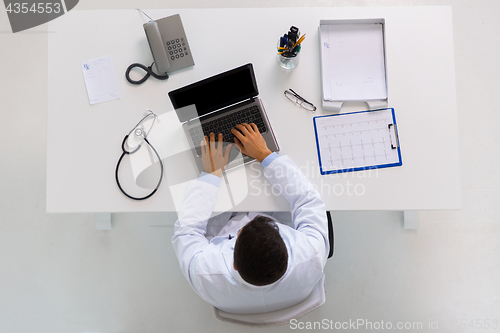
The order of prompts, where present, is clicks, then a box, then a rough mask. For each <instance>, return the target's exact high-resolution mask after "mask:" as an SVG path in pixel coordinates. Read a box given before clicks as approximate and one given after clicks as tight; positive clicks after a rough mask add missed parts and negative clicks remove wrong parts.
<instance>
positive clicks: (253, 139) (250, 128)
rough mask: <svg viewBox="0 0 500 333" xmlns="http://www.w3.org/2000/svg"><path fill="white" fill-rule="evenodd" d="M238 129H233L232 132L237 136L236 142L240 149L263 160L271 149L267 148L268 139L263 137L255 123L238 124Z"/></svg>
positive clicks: (260, 160)
mask: <svg viewBox="0 0 500 333" xmlns="http://www.w3.org/2000/svg"><path fill="white" fill-rule="evenodd" d="M236 128H237V129H238V130H236V129H234V128H233V129H232V130H231V133H233V135H234V136H235V138H234V143H235V144H236V146H237V147H238V149H239V150H240V151H241V152H242V153H243V154H245V155H247V156H250V157H253V158H255V159H257V161H259V162H262V161H263V160H264V159H265V158H266V157H267V156H268V155H269V154H271V151H270V150H269V148H267V143H266V140H264V138H263V137H262V135H261V134H260V132H259V129H258V128H257V125H255V124H254V123H251V124H247V123H243V124H239V125H236Z"/></svg>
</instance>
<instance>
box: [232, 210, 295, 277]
mask: <svg viewBox="0 0 500 333" xmlns="http://www.w3.org/2000/svg"><path fill="white" fill-rule="evenodd" d="M287 264H288V252H287V250H286V245H285V242H283V239H282V238H281V235H280V233H279V228H278V226H277V225H276V223H275V222H274V221H273V220H272V219H270V218H268V217H264V216H260V215H259V216H257V217H255V218H254V219H253V220H252V221H250V222H249V223H247V224H246V225H245V226H244V227H243V228H241V230H240V232H239V233H238V238H237V239H236V244H235V246H234V269H236V270H237V271H238V273H239V274H240V276H241V277H242V278H243V280H245V281H246V282H248V283H250V284H253V285H256V286H265V285H268V284H271V283H274V282H276V281H278V280H279V279H280V278H281V277H282V276H283V274H285V272H286V268H287Z"/></svg>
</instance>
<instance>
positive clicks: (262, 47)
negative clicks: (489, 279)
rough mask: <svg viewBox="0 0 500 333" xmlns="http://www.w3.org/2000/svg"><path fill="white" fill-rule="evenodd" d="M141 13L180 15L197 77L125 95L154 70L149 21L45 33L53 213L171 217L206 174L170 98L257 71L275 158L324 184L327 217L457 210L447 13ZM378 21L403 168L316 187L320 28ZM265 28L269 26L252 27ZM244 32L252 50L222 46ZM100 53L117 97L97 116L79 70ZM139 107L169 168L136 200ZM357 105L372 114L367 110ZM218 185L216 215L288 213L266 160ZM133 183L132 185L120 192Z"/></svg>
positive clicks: (73, 18)
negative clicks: (130, 151)
mask: <svg viewBox="0 0 500 333" xmlns="http://www.w3.org/2000/svg"><path fill="white" fill-rule="evenodd" d="M146 12H147V13H148V15H150V16H152V17H153V18H154V19H157V18H161V17H165V16H168V15H172V14H175V13H179V14H180V15H181V18H182V21H183V25H184V29H185V31H186V35H187V37H188V38H189V41H190V47H191V51H192V54H193V57H194V60H195V63H196V65H195V66H194V67H192V68H187V69H184V70H181V71H178V72H172V73H171V74H170V78H169V79H168V80H166V81H156V80H154V79H153V78H150V79H149V80H148V81H147V82H145V83H144V84H142V85H140V86H132V85H130V84H129V83H128V82H127V81H126V80H125V77H124V73H125V69H126V68H127V67H128V65H130V64H131V63H134V62H142V63H144V64H148V65H149V63H151V62H152V56H151V53H150V50H149V47H148V45H147V41H146V37H145V35H144V31H143V28H142V24H143V23H144V22H145V18H144V17H143V16H142V15H141V14H140V13H139V12H138V11H135V10H119V11H115V10H112V11H71V12H69V13H68V14H66V15H64V16H63V17H60V18H58V19H57V20H54V21H51V22H49V31H51V32H54V33H51V34H49V42H48V43H49V61H48V62H49V64H48V115H47V117H48V121H47V127H48V134H47V136H48V139H47V160H48V162H47V211H48V212H134V211H137V212H140V211H144V212H146V211H148V212H151V211H175V210H176V207H177V206H178V204H179V201H180V200H182V196H183V191H184V190H185V185H186V182H187V181H189V180H190V179H193V178H196V177H197V174H198V171H197V169H196V165H195V164H194V161H192V160H191V156H190V153H189V154H186V152H187V151H188V150H189V145H188V143H187V140H186V138H185V135H184V132H183V131H182V128H181V124H180V122H179V120H178V119H177V116H176V115H175V112H174V111H173V106H172V105H171V103H170V101H169V99H168V96H167V94H168V92H169V91H172V90H174V89H177V88H179V87H182V86H185V85H188V84H190V83H193V82H196V81H199V80H201V79H204V78H206V77H209V76H212V75H215V74H218V73H221V72H224V71H227V70H229V69H231V68H235V67H238V66H241V65H243V64H246V63H253V65H254V70H255V74H256V79H257V83H258V86H259V92H260V97H261V99H262V101H263V103H264V106H265V109H266V112H267V114H268V116H269V120H270V121H271V124H272V125H273V128H274V131H275V134H276V137H277V140H278V143H279V145H280V148H281V152H280V154H282V155H288V156H290V158H291V159H292V160H293V161H294V162H295V163H296V164H297V165H298V166H299V168H300V169H301V170H302V172H303V173H304V174H305V175H306V176H307V177H308V178H309V179H310V180H311V182H312V183H313V184H314V185H315V186H316V187H317V189H318V191H319V192H320V194H321V195H322V197H323V199H324V201H325V203H326V208H327V209H328V210H425V209H458V208H460V205H461V202H460V201H461V200H460V183H459V179H460V178H459V165H458V135H457V116H456V95H455V74H454V55H453V33H452V22H451V8H450V7H379V8H279V9H277V8H276V9H273V8H271V9H258V8H252V9H175V10H147V11H146ZM283 15H284V16H286V17H288V18H289V21H290V22H292V23H293V25H295V26H298V27H300V30H301V32H302V33H307V37H306V39H305V41H304V42H303V46H302V50H301V59H300V63H299V65H298V66H297V67H296V68H295V69H293V70H285V69H282V68H281V67H280V66H279V64H278V62H277V61H276V43H277V40H278V38H279V36H280V35H281V34H282V33H283V30H286V29H288V28H289V24H288V25H287V24H285V23H283V22H280V21H279V20H276V17H278V16H279V17H283ZM380 17H382V18H384V19H385V20H386V55H387V80H388V93H389V107H393V108H394V109H395V111H396V118H397V121H398V132H399V139H400V144H401V152H402V159H403V165H402V166H401V167H394V168H387V169H379V170H372V171H363V172H352V173H345V174H337V175H325V176H322V175H320V172H319V165H318V156H317V151H316V142H315V136H314V128H313V121H312V118H313V116H319V115H327V114H330V113H331V112H330V111H324V110H322V109H321V75H320V63H319V61H320V56H319V52H320V49H319V31H318V27H319V21H320V20H321V19H352V18H380ZM428 17H434V19H433V20H428ZM257 18H258V21H259V22H261V24H258V25H255V20H256V19H257ZM88 22H92V24H89V23H88ZM424 23H425V24H424ZM83 26H85V27H87V28H86V29H82V27H83ZM206 26H210V27H211V31H210V34H211V35H212V36H217V44H214V40H213V38H207V34H206V29H204V28H203V27H206ZM228 26H231V27H233V28H232V29H227V27H228ZM248 26H252V27H254V31H253V33H252V35H253V36H256V37H255V40H252V41H251V45H250V47H245V48H244V50H242V49H241V48H235V47H220V45H227V46H231V45H234V43H235V41H238V40H240V39H241V31H246V27H248ZM105 55H111V56H112V59H113V62H114V67H115V71H116V76H117V78H118V85H119V90H120V94H121V98H120V99H118V100H113V101H109V102H105V103H100V104H95V105H92V106H90V105H89V101H88V97H87V93H86V90H85V84H84V81H83V77H82V73H81V71H80V68H79V64H80V63H81V62H82V61H85V60H88V59H93V58H96V57H100V56H105ZM61 68H65V70H64V71H63V70H60V69H61ZM289 88H292V89H294V90H295V91H296V92H297V93H299V94H300V95H301V96H303V97H304V98H306V99H307V100H309V101H311V102H312V103H313V104H315V105H316V106H317V107H318V110H317V111H316V112H315V113H311V112H309V111H307V110H304V109H302V108H300V107H297V106H295V105H294V104H293V103H292V102H290V101H289V100H288V99H287V98H286V97H285V96H284V95H283V92H284V91H285V90H286V89H289ZM145 108H149V109H151V110H153V111H155V112H156V113H158V114H161V116H162V124H163V125H162V126H163V128H165V129H166V130H165V131H163V132H162V133H161V134H158V135H157V136H156V137H154V138H151V141H152V143H153V144H154V145H155V146H157V147H159V153H160V155H161V156H162V157H164V158H163V159H164V161H165V180H164V182H163V184H162V185H161V187H160V189H159V191H158V192H157V194H155V195H154V196H153V197H151V198H150V199H147V200H145V201H142V202H136V201H132V200H130V199H128V198H126V197H125V196H123V195H122V194H121V192H120V191H119V189H118V187H117V186H116V183H115V179H114V169H115V165H116V162H117V160H118V158H119V156H120V154H121V141H122V140H123V137H124V136H125V135H126V134H127V133H128V132H129V131H130V129H131V128H132V127H133V126H134V124H135V123H137V121H138V120H139V119H140V118H142V116H143V114H144V110H145ZM351 108H355V109H356V108H357V109H362V108H365V109H366V107H364V106H363V105H355V106H351ZM153 139H154V140H153ZM153 141H155V142H153ZM133 167H134V166H130V167H129V168H130V169H133ZM153 168H154V165H153V166H152V167H148V166H147V165H145V166H143V170H142V171H140V172H139V174H138V175H137V181H138V182H139V183H141V184H145V185H144V186H145V187H147V186H148V185H147V184H148V178H151V177H153V176H150V175H149V173H152V172H154V170H153ZM133 171H134V170H132V171H131V173H132V172H133ZM135 172H137V171H135ZM224 180H225V181H224V182H222V185H221V195H220V198H219V201H218V203H217V207H216V210H228V209H229V210H236V211H286V210H288V208H289V205H288V203H287V202H286V201H285V200H284V198H283V197H281V196H280V195H279V189H273V188H271V186H270V185H269V183H268V182H267V181H266V180H265V178H264V176H263V172H262V168H261V166H260V165H258V163H252V164H250V165H247V166H245V167H242V168H237V169H235V170H231V171H228V172H227V173H226V175H225V179H224ZM124 182H125V183H126V180H124ZM134 185H135V183H134V181H133V178H132V177H131V179H130V180H129V183H128V184H127V183H126V184H125V186H131V187H132V186H134ZM144 191H148V190H147V189H144Z"/></svg>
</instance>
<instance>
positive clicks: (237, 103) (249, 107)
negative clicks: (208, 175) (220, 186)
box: [168, 64, 279, 171]
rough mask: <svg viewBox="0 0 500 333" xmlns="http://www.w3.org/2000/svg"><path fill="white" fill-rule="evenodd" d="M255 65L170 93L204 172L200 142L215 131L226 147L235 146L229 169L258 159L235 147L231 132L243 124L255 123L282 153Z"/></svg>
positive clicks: (269, 143) (269, 144)
mask: <svg viewBox="0 0 500 333" xmlns="http://www.w3.org/2000/svg"><path fill="white" fill-rule="evenodd" d="M258 94H259V90H258V88H257V82H256V80H255V73H254V71H253V65H252V64H246V65H243V66H241V67H238V68H235V69H232V70H229V71H227V72H224V73H221V74H218V75H215V76H212V77H209V78H206V79H204V80H201V81H198V82H195V83H193V84H190V85H188V86H185V87H182V88H179V89H176V90H173V91H171V92H169V93H168V96H169V97H170V101H171V102H172V105H173V106H174V109H175V112H176V114H177V117H178V118H179V121H180V122H181V123H182V124H183V125H182V127H183V128H184V132H185V134H186V137H187V139H188V141H189V145H190V147H191V151H192V153H193V156H194V159H195V161H196V164H197V166H198V169H200V171H203V170H204V169H203V163H202V161H201V147H200V142H201V140H203V139H204V136H205V135H207V136H209V135H210V133H211V132H213V133H214V134H215V140H216V141H218V137H217V135H218V133H222V135H223V140H224V148H225V146H227V145H228V144H230V143H232V144H233V148H232V149H231V154H230V157H229V164H228V166H227V169H231V168H234V167H237V166H240V165H243V164H246V163H249V162H252V161H254V160H255V159H254V158H251V157H249V156H246V155H243V154H241V153H240V152H239V150H237V149H236V147H235V145H234V135H233V134H232V133H231V129H232V128H235V125H237V124H241V123H244V122H246V123H248V124H250V123H255V124H256V125H257V127H258V128H259V132H260V133H261V134H262V137H263V138H264V140H266V143H267V147H268V148H269V149H270V150H271V151H279V146H278V142H277V141H276V137H275V135H274V132H273V130H272V127H271V124H270V123H269V119H268V117H267V114H266V111H265V110H264V106H263V104H262V101H261V99H260V98H258V97H257V96H258Z"/></svg>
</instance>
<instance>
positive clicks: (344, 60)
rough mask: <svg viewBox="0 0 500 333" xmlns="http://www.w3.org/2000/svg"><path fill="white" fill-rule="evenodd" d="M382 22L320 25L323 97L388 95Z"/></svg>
mask: <svg viewBox="0 0 500 333" xmlns="http://www.w3.org/2000/svg"><path fill="white" fill-rule="evenodd" d="M382 29H383V26H382V24H342V25H340V24H339V25H337V24H322V25H321V26H320V34H321V52H322V55H321V56H322V79H323V98H324V100H326V101H358V100H381V99H386V98H387V86H386V82H385V63H384V39H383V30H382Z"/></svg>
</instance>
